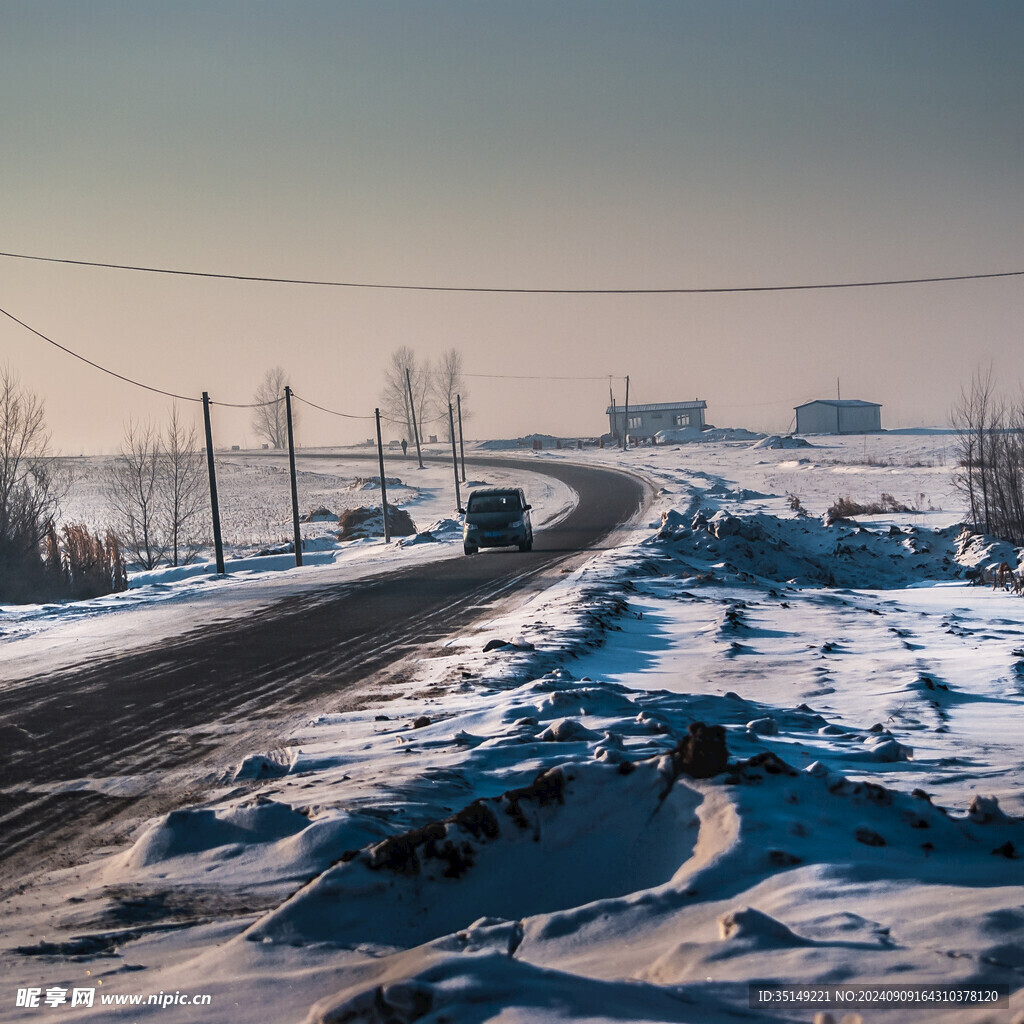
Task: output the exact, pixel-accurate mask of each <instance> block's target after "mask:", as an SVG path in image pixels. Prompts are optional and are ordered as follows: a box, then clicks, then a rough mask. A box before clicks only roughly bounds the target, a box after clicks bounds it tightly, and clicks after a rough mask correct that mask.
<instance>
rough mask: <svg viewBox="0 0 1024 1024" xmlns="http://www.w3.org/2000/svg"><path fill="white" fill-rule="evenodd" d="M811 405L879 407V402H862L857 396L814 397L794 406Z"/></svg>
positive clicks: (860, 407) (800, 407)
mask: <svg viewBox="0 0 1024 1024" xmlns="http://www.w3.org/2000/svg"><path fill="white" fill-rule="evenodd" d="M812 405H833V406H841V407H842V408H844V409H868V408H870V409H881V408H882V404H881V402H864V401H861V399H859V398H816V399H814V401H813V402H804V404H803V405H798V406H795V408H797V409H806V408H808V407H809V406H812Z"/></svg>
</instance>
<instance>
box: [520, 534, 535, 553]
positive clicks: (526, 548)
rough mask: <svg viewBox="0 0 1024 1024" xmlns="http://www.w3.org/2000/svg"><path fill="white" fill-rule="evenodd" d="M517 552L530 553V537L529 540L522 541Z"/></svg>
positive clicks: (531, 547)
mask: <svg viewBox="0 0 1024 1024" xmlns="http://www.w3.org/2000/svg"><path fill="white" fill-rule="evenodd" d="M519 550H520V551H532V550H533V538H532V537H531V538H530V539H529V540H524V541H523V542H522V544H520V545H519Z"/></svg>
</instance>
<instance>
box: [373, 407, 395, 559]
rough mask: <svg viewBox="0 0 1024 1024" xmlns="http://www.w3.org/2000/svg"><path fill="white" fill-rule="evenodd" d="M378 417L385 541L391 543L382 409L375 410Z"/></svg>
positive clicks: (378, 456)
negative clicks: (381, 417) (381, 427)
mask: <svg viewBox="0 0 1024 1024" xmlns="http://www.w3.org/2000/svg"><path fill="white" fill-rule="evenodd" d="M373 414H374V416H376V417H377V461H378V462H379V463H380V507H381V511H382V513H383V515H384V543H385V544H390V543H391V527H390V526H388V485H387V481H386V480H385V479H384V441H383V439H382V438H381V436H380V409H374V410H373Z"/></svg>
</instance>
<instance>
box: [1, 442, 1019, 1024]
mask: <svg viewBox="0 0 1024 1024" xmlns="http://www.w3.org/2000/svg"><path fill="white" fill-rule="evenodd" d="M950 440H951V439H950V437H949V436H948V435H944V434H941V433H920V434H906V435H877V436H871V437H867V438H864V437H856V438H843V439H835V438H810V441H811V443H812V445H813V447H801V448H799V449H793V448H789V447H785V446H781V445H780V446H776V445H774V444H772V445H764V444H762V445H760V446H758V442H756V441H751V440H746V441H742V442H739V441H735V442H726V441H716V442H712V443H691V444H682V445H678V446H665V447H657V448H642V449H636V450H631V451H629V452H627V453H621V452H615V451H607V450H606V451H598V450H588V451H586V452H583V453H580V452H564V453H555V452H545V453H544V454H543V455H542V456H540V458H543V459H549V458H573V459H579V458H584V459H588V460H592V461H595V462H605V463H609V464H614V465H619V466H627V467H630V468H632V469H633V470H634V471H636V472H637V473H639V474H640V475H642V476H644V477H645V478H646V479H647V480H648V481H649V482H650V483H651V485H652V487H653V489H654V490H655V491H656V492H657V496H656V498H655V499H654V501H653V503H652V504H651V506H650V507H649V509H648V510H647V513H646V515H645V517H644V519H643V521H641V522H638V523H636V524H635V526H634V528H633V529H632V530H631V531H630V532H629V533H627V535H626V536H625V537H624V538H623V542H622V543H621V544H620V545H619V546H617V547H615V548H614V549H612V550H608V551H604V552H602V553H600V554H599V555H597V556H595V557H594V558H593V559H592V560H591V561H589V562H588V563H586V564H585V565H584V566H583V567H581V568H580V569H578V570H576V571H575V572H573V573H571V574H565V575H564V577H563V578H562V579H561V581H560V582H559V583H558V584H557V585H556V586H554V587H553V588H551V589H549V590H547V591H545V592H543V593H541V594H539V595H535V596H533V597H532V598H530V599H528V600H526V601H525V603H522V604H519V605H516V606H512V607H506V608H504V609H502V611H501V612H499V613H497V614H496V615H495V617H493V618H491V619H489V620H487V621H482V622H478V623H474V624H473V625H472V626H471V627H468V628H467V629H466V630H465V631H463V632H462V633H461V634H459V635H457V636H455V637H451V638H449V639H448V640H447V641H445V642H444V643H443V644H441V645H439V646H438V648H437V649H436V650H432V651H429V652H425V653H427V654H429V655H431V656H430V657H419V658H418V659H417V661H416V663H415V665H412V664H410V665H409V671H408V672H405V673H403V678H404V679H405V682H404V683H403V684H402V685H401V687H400V689H399V690H398V691H393V692H391V693H389V694H388V696H389V698H391V699H389V700H387V701H386V702H385V703H382V704H381V705H380V706H379V707H377V708H370V709H367V710H361V711H359V712H353V713H347V714H328V713H320V712H317V711H316V710H313V711H312V712H311V713H310V714H307V715H306V716H305V717H304V718H303V719H302V720H301V721H297V722H293V723H288V727H289V731H288V733H287V735H288V736H289V737H291V738H292V742H291V743H290V744H288V745H287V746H286V747H283V748H278V749H274V750H268V749H254V750H253V751H252V753H251V755H250V756H249V757H248V758H246V759H245V760H243V761H242V762H241V763H239V764H237V765H225V766H224V779H223V785H222V787H221V788H220V790H219V791H218V792H216V793H214V794H212V795H211V797H210V799H208V800H207V801H206V802H205V803H204V804H202V805H200V806H196V807H192V808H186V809H182V810H179V811H175V812H173V813H171V814H169V815H167V816H165V817H162V818H159V819H156V820H153V821H150V822H147V823H142V824H141V825H140V827H139V830H138V832H137V834H136V836H135V838H134V842H133V843H132V844H131V845H130V846H129V847H127V848H123V849H114V850H108V851H104V852H103V853H102V855H100V856H97V858H96V860H94V861H93V862H91V863H89V864H87V865H83V866H80V867H77V868H75V869H72V870H67V871H63V872H58V873H54V874H50V875H47V876H44V877H41V878H38V879H35V880H33V881H32V884H27V885H26V886H24V887H23V888H22V889H21V890H20V891H17V892H14V893H12V894H9V895H8V898H7V899H6V900H5V903H4V915H5V934H6V941H5V942H4V949H3V953H2V960H0V962H2V964H3V973H4V977H5V985H4V987H3V992H2V994H0V1020H12V1021H14V1020H17V1021H21V1020H27V1019H35V1018H36V1017H43V1018H47V1017H50V1016H51V1015H52V1017H53V1018H54V1019H56V1018H57V1017H65V1016H66V1017H68V1018H69V1019H70V1018H74V1019H82V1020H135V1019H149V1015H151V1014H152V1013H154V1012H155V1008H154V1007H152V1006H150V1007H146V1006H141V1007H138V1008H137V1009H134V1010H132V1009H131V1008H130V1007H128V1006H121V1007H118V1006H117V1005H115V1004H116V999H117V997H122V998H123V999H125V1000H128V999H130V998H131V997H135V996H141V997H142V1001H143V1002H145V1000H146V999H147V998H148V996H149V995H151V994H153V995H156V994H158V993H159V994H160V997H161V1000H162V1001H167V1000H176V1001H175V1002H173V1004H172V1005H168V1006H167V1007H166V1008H162V1009H160V1012H159V1014H158V1016H159V1018H160V1019H161V1020H167V1021H203V1022H208V1021H224V1022H233V1024H236V1022H238V1024H240V1022H248V1021H257V1020H258V1021H275V1022H288V1021H296V1022H301V1021H310V1022H313V1021H323V1022H342V1021H348V1022H357V1021H358V1022H362V1021H365V1022H377V1024H385V1022H397V1024H406V1022H412V1021H423V1022H430V1024H441V1022H443V1021H447V1022H451V1024H463V1022H466V1024H474V1022H483V1021H501V1022H503V1024H510V1022H517V1024H518V1022H524V1024H525V1022H531V1024H532V1022H555V1021H559V1022H564V1021H576V1022H583V1021H586V1022H598V1021H600V1022H637V1021H643V1022H657V1021H665V1022H680V1024H681V1022H687V1024H690V1022H692V1024H718V1022H725V1021H738V1020H746V1021H811V1020H814V1019H815V1015H816V1013H818V1012H822V1011H817V1010H814V1009H805V1008H802V1007H801V1006H800V1005H799V1004H798V1003H787V1004H776V1005H774V1006H772V1007H769V1008H758V1009H751V1008H750V1005H749V986H750V984H751V983H755V982H756V983H757V986H758V987H759V988H763V987H764V986H765V984H768V983H782V982H792V983H797V984H799V985H803V986H806V987H807V989H811V990H813V989H821V987H822V986H824V985H827V984H833V985H834V984H839V983H848V984H854V983H864V984H869V983H870V984H874V985H878V986H884V985H892V986H894V985H907V984H910V983H926V984H928V985H938V984H946V985H959V986H965V987H968V988H972V989H981V990H984V991H991V990H992V988H993V986H995V985H1004V986H1008V987H1009V989H1010V991H1011V992H1013V993H1015V994H1014V995H1013V996H1011V1001H1010V1006H1011V1008H1010V1009H1009V1010H1008V1009H1006V1008H996V1009H983V1010H977V1009H972V1010H967V1009H964V1008H962V1007H957V1006H956V1005H952V1004H948V1003H947V1004H935V1003H929V1004H927V1005H926V1006H925V1008H923V1009H910V1008H907V1007H906V1006H905V1005H903V1006H901V1007H900V1008H898V1009H893V1008H891V1007H886V1008H884V1009H877V1008H875V1007H873V1006H871V1005H857V1006H845V1007H841V1008H838V1009H835V1010H834V1011H831V1012H832V1013H833V1017H834V1019H835V1020H836V1021H839V1020H840V1019H841V1018H842V1015H843V1014H844V1013H852V1012H854V1011H856V1012H858V1013H860V1015H861V1018H862V1019H863V1020H864V1021H873V1020H884V1021H893V1022H897V1021H904V1020H907V1021H918V1020H920V1021H928V1022H950V1024H952V1022H954V1021H956V1022H959V1021H989V1022H992V1024H995V1022H999V1024H1005V1022H1007V1021H1014V1022H1018V1024H1019V1022H1021V1021H1024V992H1022V991H1021V990H1022V989H1024V868H1022V866H1021V865H1022V863H1024V861H1022V859H1021V853H1022V851H1024V821H1022V816H1024V753H1022V748H1021V745H1020V742H1019V735H1020V728H1021V713H1022V705H1024V601H1022V600H1021V599H1020V598H1019V597H1014V596H1012V595H1010V594H1008V593H1004V592H996V591H993V590H991V589H986V588H982V587H970V586H968V585H967V584H966V582H965V579H964V571H965V569H966V568H967V567H973V566H975V565H977V564H979V563H984V562H988V561H992V560H1003V559H1004V558H1008V559H1009V560H1010V561H1011V563H1012V561H1013V553H1011V552H1010V551H1009V550H1008V549H1006V548H1005V546H1004V547H998V548H990V547H986V546H985V545H983V544H977V543H976V544H973V545H970V546H964V545H963V544H962V543H958V538H957V534H958V529H957V523H958V521H959V519H960V514H959V506H958V500H957V496H956V494H955V491H954V489H953V487H952V484H951V475H952V471H953V458H952V453H951V450H950V449H949V446H950ZM347 472H349V471H348V470H347V469H346V473H347ZM425 472H426V471H425ZM474 472H476V471H474ZM487 479H488V480H489V481H491V482H500V481H498V480H497V479H496V478H495V479H494V480H493V481H492V480H491V475H490V474H488V475H487ZM439 486H441V485H440V484H439ZM533 486H534V484H531V487H533ZM536 487H538V488H540V487H541V485H540V484H539V482H538V483H536ZM882 494H889V495H892V497H893V498H894V499H895V501H896V502H898V503H901V504H904V505H906V506H908V507H911V508H913V509H915V510H916V511H911V512H902V513H889V514H885V515H879V516H867V517H863V518H862V519H861V520H859V521H857V522H837V523H834V524H832V525H826V524H825V523H824V522H823V519H822V517H823V513H824V512H825V511H826V509H827V508H828V506H829V505H831V504H832V503H833V502H834V501H835V500H836V499H837V498H839V497H849V498H851V499H852V500H854V501H858V502H861V503H865V504H867V503H871V502H877V501H879V499H880V497H881V495H882ZM544 500H545V501H547V502H548V506H549V508H550V514H557V513H558V511H559V510H560V509H563V508H565V507H567V504H568V501H569V498H568V496H566V495H564V494H560V493H558V492H556V491H552V492H551V494H550V496H546V497H545V499H544ZM328 504H329V502H328ZM437 511H438V518H440V516H441V514H442V510H441V509H440V508H439V509H438V510H437ZM416 518H417V520H418V521H419V518H420V517H418V516H417V517H416ZM422 518H423V519H424V520H426V519H428V518H430V516H429V515H424V516H423V517H422ZM419 547H420V546H419V545H416V546H413V547H411V548H408V549H403V550H402V551H401V552H400V553H393V552H392V553H389V554H388V555H387V556H386V558H385V557H384V556H381V555H380V551H381V549H382V545H380V544H374V543H369V542H361V546H360V548H359V549H358V551H359V554H358V556H357V555H355V554H353V555H351V556H346V558H347V559H348V561H351V563H352V564H356V563H358V564H359V565H360V566H361V567H362V568H361V569H360V570H359V571H371V570H372V571H376V570H378V569H386V568H387V567H388V565H390V564H393V560H394V559H396V558H404V557H409V556H410V554H411V553H412V552H414V551H416V550H417V549H418V548H419ZM422 547H424V548H431V549H434V548H435V547H447V548H448V549H449V550H450V551H453V552H458V551H459V550H460V549H459V548H458V546H457V541H456V535H454V534H453V535H452V536H451V537H450V538H449V539H448V540H446V541H442V542H441V543H440V544H438V545H436V546H435V545H423V546H422ZM331 558H332V561H331V566H330V567H323V566H313V567H311V568H308V569H307V568H304V569H302V570H290V571H289V572H286V573H283V574H277V575H278V576H279V577H289V579H290V582H289V583H288V584H287V585H288V586H293V587H301V586H302V585H304V581H310V582H312V583H315V582H316V581H317V580H318V578H319V577H318V575H317V574H319V573H323V572H328V571H341V570H340V569H339V568H338V566H339V560H338V559H339V555H338V553H334V552H332V555H331ZM341 561H342V562H344V561H345V558H343V559H341ZM271 575H273V574H269V573H263V574H261V575H259V576H256V577H253V578H252V580H251V581H250V582H249V583H247V584H246V587H250V588H252V590H253V591H254V592H260V593H264V594H265V593H267V592H269V591H267V590H266V588H268V587H273V586H274V585H275V584H274V583H273V582H267V581H268V579H269V577H270V576H271ZM157 585H159V586H166V587H167V589H168V591H175V590H176V589H177V588H187V587H189V586H203V587H206V588H208V589H207V591H206V592H207V593H208V594H210V595H212V596H211V597H209V598H207V599H206V600H207V602H209V601H213V602H214V603H215V604H216V605H217V606H218V609H219V607H220V605H221V604H224V605H225V606H228V607H230V595H232V594H237V593H241V592H242V591H243V590H244V589H245V588H244V587H243V586H241V585H240V584H237V585H236V584H233V583H223V584H218V585H214V584H211V583H203V584H199V583H195V582H189V581H187V580H186V581H181V582H177V583H171V582H166V581H165V582H164V583H161V584H156V583H150V584H147V586H150V587H154V586H157ZM278 585H283V584H278ZM143 589H145V588H143ZM180 603H181V604H182V605H183V606H185V605H187V604H188V601H186V600H185V599H184V598H182V599H180ZM5 614H6V612H5ZM67 614H79V613H78V612H68V611H67V610H61V609H57V610H51V614H50V620H59V619H60V618H61V617H62V615H67ZM145 614H146V609H144V608H139V609H136V610H129V609H128V608H127V606H126V607H125V610H124V612H123V616H125V618H123V621H122V625H123V626H124V627H125V629H128V628H131V627H130V626H129V623H131V622H133V621H144V620H134V619H132V618H131V617H132V616H144V615H145ZM97 617H98V618H102V616H97ZM108 618H109V616H108ZM50 620H48V621H50ZM66 628H68V627H66V626H62V625H61V624H60V622H59V621H58V622H56V624H54V625H51V626H49V627H47V628H40V629H38V630H36V631H27V632H26V633H25V634H24V635H22V636H21V638H20V639H17V640H10V641H8V642H7V643H5V644H4V648H5V649H6V650H12V649H15V648H19V649H20V650H21V652H22V656H23V657H25V658H28V657H29V656H30V655H29V652H30V651H35V654H34V655H33V656H34V657H35V658H36V659H37V660H40V661H42V662H43V663H45V659H46V658H47V657H48V656H49V654H48V652H51V651H52V650H54V644H53V639H54V638H55V637H58V636H60V635H61V631H62V630H63V629H66ZM4 630H5V632H6V631H7V624H6V620H5V622H4ZM124 631H125V630H122V632H124ZM485 648H488V649H487V650H485ZM696 723H704V725H703V726H700V725H697V724H696ZM723 742H724V745H725V747H727V750H728V759H729V764H728V767H727V768H726V770H725V771H721V770H720V769H722V768H723V766H724V759H725V756H726V755H725V751H724V750H723V746H722V745H723ZM30 987H34V988H37V989H39V998H40V1002H41V1006H40V1008H39V1009H27V1008H25V1007H18V1006H16V993H17V990H18V989H22V990H25V989H28V988H30ZM75 989H81V990H82V991H83V992H91V993H92V996H91V997H89V996H86V995H83V996H81V997H80V998H82V999H87V998H92V1000H93V1006H92V1007H91V1008H89V1007H86V1006H75V1007H71V1006H70V1005H67V1004H61V1003H59V999H60V994H61V993H65V995H66V998H67V1001H68V1003H70V1001H71V999H72V993H73V991H74V990H75ZM48 991H52V993H53V999H54V1000H57V1001H58V1005H57V1006H56V1007H54V1008H49V1007H47V1006H46V1004H45V997H46V994H47V992H48ZM878 991H879V992H880V993H884V991H885V990H884V989H880V990H878ZM196 996H200V997H205V996H209V997H210V1000H209V1003H208V1004H203V1005H195V1006H193V1005H187V1004H186V1003H185V1002H183V997H187V998H193V997H196ZM104 998H108V999H112V1000H114V1002H108V1003H106V1004H104V1003H103V1002H102V1001H103V999H104ZM819 1019H825V1018H819Z"/></svg>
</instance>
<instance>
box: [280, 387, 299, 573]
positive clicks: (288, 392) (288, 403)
mask: <svg viewBox="0 0 1024 1024" xmlns="http://www.w3.org/2000/svg"><path fill="white" fill-rule="evenodd" d="M284 412H285V417H286V419H287V420H288V472H289V474H290V475H291V478H292V529H293V530H294V532H295V564H296V565H302V530H301V528H300V527H299V489H298V486H297V485H296V482H295V438H294V437H293V436H292V389H291V388H290V387H288V385H287V384H285V386H284Z"/></svg>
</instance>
